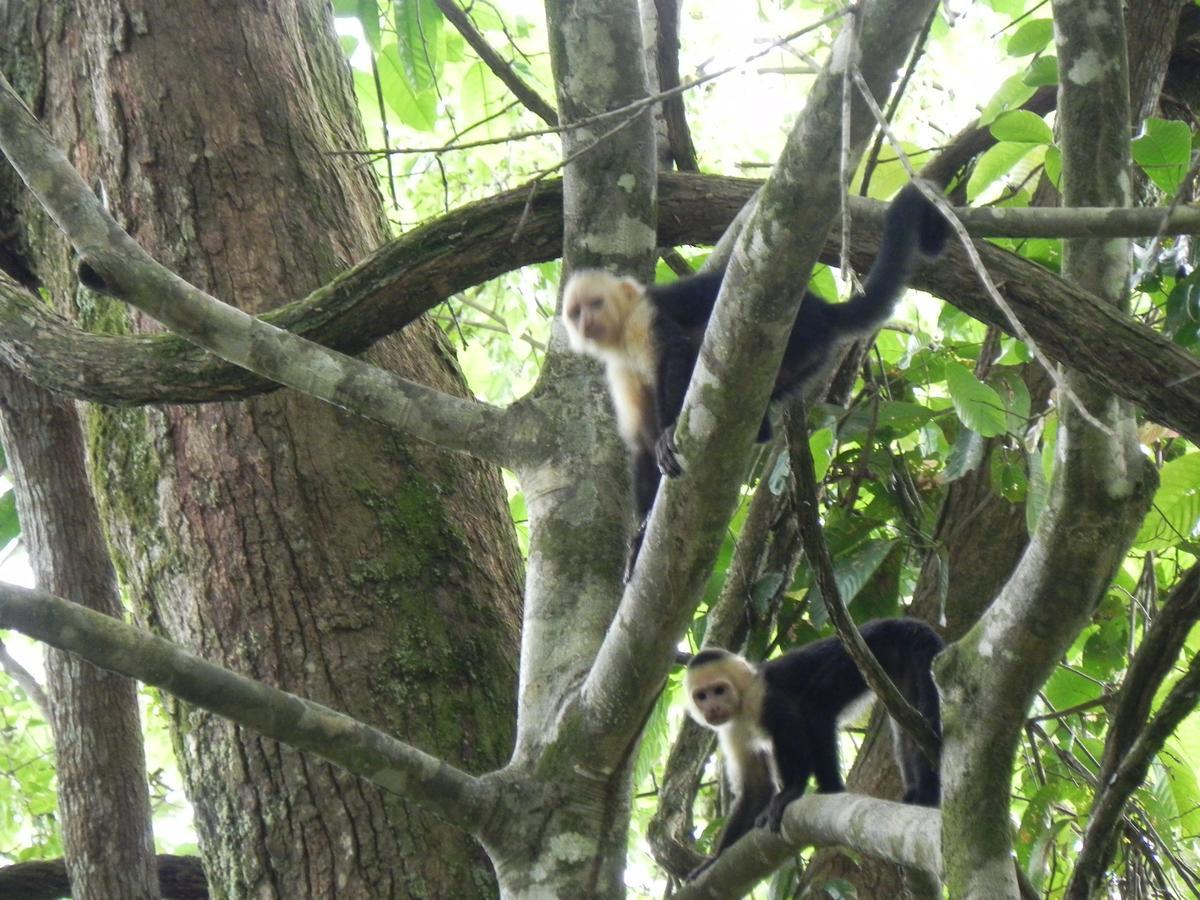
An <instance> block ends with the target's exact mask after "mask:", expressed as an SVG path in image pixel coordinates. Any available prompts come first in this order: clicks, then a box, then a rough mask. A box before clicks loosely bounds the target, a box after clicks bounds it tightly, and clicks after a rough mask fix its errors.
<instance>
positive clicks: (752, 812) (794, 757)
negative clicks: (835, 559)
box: [688, 619, 944, 854]
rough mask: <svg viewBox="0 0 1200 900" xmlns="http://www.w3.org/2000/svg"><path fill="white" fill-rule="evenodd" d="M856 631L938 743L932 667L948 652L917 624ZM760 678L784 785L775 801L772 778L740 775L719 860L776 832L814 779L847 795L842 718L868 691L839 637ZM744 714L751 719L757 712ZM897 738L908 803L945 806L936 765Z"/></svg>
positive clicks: (763, 668) (777, 663)
mask: <svg viewBox="0 0 1200 900" xmlns="http://www.w3.org/2000/svg"><path fill="white" fill-rule="evenodd" d="M859 630H860V632H861V634H862V636H863V640H865V641H866V644H867V646H868V647H869V648H870V649H871V652H872V653H874V654H875V658H876V659H878V660H879V663H880V665H881V666H882V667H883V670H884V671H885V672H887V674H888V677H889V678H891V679H892V681H893V683H894V684H895V685H896V687H897V688H898V689H899V691H900V693H901V694H903V695H904V698H905V699H906V700H908V702H909V703H911V704H912V705H913V707H914V708H915V709H916V710H917V711H918V712H920V713H921V715H922V716H924V718H925V720H926V721H927V722H928V723H929V726H930V728H932V729H933V732H934V734H936V735H937V736H938V740H939V743H940V740H941V734H942V727H941V707H940V704H939V700H938V693H937V686H936V685H935V684H934V682H933V674H932V663H933V658H934V657H935V656H936V655H937V654H938V653H940V652H941V650H942V648H943V646H944V644H943V642H942V639H941V638H940V637H939V636H938V634H937V632H935V631H934V630H933V629H932V628H930V627H929V626H928V625H927V624H925V623H924V622H921V621H920V620H918V619H880V620H878V621H875V622H869V623H867V624H866V625H863V626H862V627H861V628H860V629H859ZM721 655H723V651H718V652H716V653H714V652H712V651H701V652H700V653H698V654H696V656H695V657H693V659H692V660H691V662H690V663H689V664H688V668H689V669H695V668H697V667H700V666H703V665H705V664H706V663H707V664H711V663H714V662H718V661H719V659H720V657H721ZM757 677H758V678H761V679H762V680H763V682H764V688H765V689H764V690H763V692H762V705H761V710H760V714H761V719H760V724H761V726H762V728H763V729H764V730H765V731H766V733H767V735H768V736H769V737H770V740H771V744H772V745H773V747H774V753H775V764H776V767H777V771H778V774H779V778H780V781H781V784H780V785H779V791H778V793H774V789H773V788H774V786H773V785H772V784H771V783H770V773H769V771H767V770H765V769H763V770H762V771H759V772H742V773H740V774H741V779H740V780H741V783H742V788H741V794H740V795H739V797H738V799H737V802H736V804H735V806H734V808H733V810H732V811H731V812H730V816H729V822H728V824H727V826H726V829H725V832H724V833H723V834H722V835H721V839H720V841H719V842H718V845H717V853H718V854H719V853H720V852H721V851H722V850H724V849H725V848H726V847H728V846H729V845H730V844H732V843H733V842H734V841H736V840H737V839H738V838H739V837H741V836H742V835H743V834H745V833H746V832H747V831H749V830H750V828H751V827H752V826H753V825H754V824H755V823H756V822H757V823H758V824H760V825H766V826H768V827H769V828H771V830H772V831H776V832H777V831H779V827H780V823H781V821H782V818H783V812H784V809H785V808H786V807H787V805H788V804H789V803H791V802H792V801H793V800H795V799H796V798H797V797H799V796H801V795H802V794H803V793H804V789H805V786H806V784H807V783H808V779H809V777H810V776H812V777H814V778H815V779H816V782H817V790H818V791H819V792H820V793H835V792H838V791H844V790H845V789H846V786H845V783H844V782H843V781H842V776H841V771H840V769H839V766H838V750H837V740H838V738H837V728H838V717H839V715H841V714H842V713H843V711H845V710H846V709H847V707H849V706H850V705H851V704H853V703H854V702H855V701H856V700H858V699H859V698H860V697H862V696H863V695H864V694H865V693H866V692H867V691H868V687H867V684H866V682H865V681H864V680H863V677H862V675H861V674H860V673H859V671H858V667H857V666H856V665H855V664H854V660H853V659H851V657H850V654H848V653H847V652H846V649H845V648H844V647H843V646H842V644H841V641H840V640H839V639H838V638H837V637H832V638H826V639H824V640H820V641H816V642H814V643H812V644H808V645H807V646H805V647H801V648H799V649H797V650H792V651H789V652H788V653H785V654H783V655H782V656H780V657H777V658H775V659H772V660H768V661H767V662H764V663H762V664H761V665H760V666H759V669H758V675H757ZM745 712H746V713H747V714H753V710H752V709H751V710H745ZM894 738H895V744H896V761H897V764H898V765H899V767H900V774H901V777H902V780H903V782H904V797H903V802H905V803H912V804H916V805H919V806H937V805H938V804H939V802H940V800H941V777H940V775H939V772H938V765H937V764H936V763H933V762H930V761H929V760H928V759H926V758H925V755H924V753H923V752H922V751H921V748H920V747H919V746H918V745H917V743H916V742H915V741H913V740H912V739H911V738H910V737H909V736H908V735H907V734H906V733H904V732H903V731H902V730H901V729H899V728H895V729H894ZM764 782H765V783H764ZM772 794H773V796H772Z"/></svg>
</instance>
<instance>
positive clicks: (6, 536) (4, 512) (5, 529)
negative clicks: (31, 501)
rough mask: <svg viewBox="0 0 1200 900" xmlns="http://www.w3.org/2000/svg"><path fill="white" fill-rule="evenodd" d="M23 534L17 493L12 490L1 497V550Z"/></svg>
mask: <svg viewBox="0 0 1200 900" xmlns="http://www.w3.org/2000/svg"><path fill="white" fill-rule="evenodd" d="M20 533H21V520H20V519H19V518H18V517H17V492H16V491H14V490H12V489H11V488H10V489H9V490H8V491H6V492H5V493H4V494H3V495H2V496H0V548H2V547H6V546H8V542H9V541H11V540H12V539H13V538H15V537H16V536H17V535H19V534H20Z"/></svg>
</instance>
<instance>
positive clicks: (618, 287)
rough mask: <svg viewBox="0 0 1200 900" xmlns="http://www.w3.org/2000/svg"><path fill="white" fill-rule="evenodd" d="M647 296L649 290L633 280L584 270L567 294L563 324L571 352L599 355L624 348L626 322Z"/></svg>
mask: <svg viewBox="0 0 1200 900" xmlns="http://www.w3.org/2000/svg"><path fill="white" fill-rule="evenodd" d="M644 297H645V288H643V287H642V286H641V285H640V284H638V282H637V281H635V280H634V279H632V278H618V277H617V276H616V275H612V274H609V273H608V272H603V271H601V270H599V269H580V270H579V271H578V272H575V273H574V274H573V275H572V276H571V278H570V280H569V281H567V287H566V290H564V291H563V324H565V325H566V326H567V337H568V339H569V340H570V342H571V349H572V350H574V351H575V352H576V353H587V354H589V355H591V356H597V355H599V351H603V350H612V349H616V348H617V347H619V346H620V343H621V337H622V334H623V332H624V328H625V323H626V321H628V319H629V316H630V314H631V313H632V312H633V311H634V309H636V308H637V305H638V304H639V303H640V302H641V301H642V300H643V299H644Z"/></svg>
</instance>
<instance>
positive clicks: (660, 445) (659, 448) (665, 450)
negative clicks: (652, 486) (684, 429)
mask: <svg viewBox="0 0 1200 900" xmlns="http://www.w3.org/2000/svg"><path fill="white" fill-rule="evenodd" d="M678 453H679V448H678V447H676V446H675V429H674V428H668V429H667V430H666V431H664V432H663V433H662V434H660V435H659V436H658V441H657V442H656V443H655V445H654V458H655V459H656V460H658V471H660V472H662V473H663V474H664V475H666V476H667V477H668V478H678V477H679V476H680V475H682V474H683V466H681V465H680V464H679V456H678V455H677V454H678Z"/></svg>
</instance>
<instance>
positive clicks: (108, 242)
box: [0, 79, 511, 464]
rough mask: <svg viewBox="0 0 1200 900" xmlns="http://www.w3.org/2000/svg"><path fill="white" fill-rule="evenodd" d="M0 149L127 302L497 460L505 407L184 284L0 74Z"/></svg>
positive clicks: (337, 397)
mask: <svg viewBox="0 0 1200 900" xmlns="http://www.w3.org/2000/svg"><path fill="white" fill-rule="evenodd" d="M0 149H3V151H4V153H5V155H6V156H7V157H8V159H9V162H10V163H12V165H13V167H14V168H15V169H16V170H17V172H18V174H20V176H21V177H22V179H24V181H25V183H26V184H27V185H28V186H29V188H30V189H31V190H32V191H33V193H34V195H35V196H36V197H37V199H38V201H39V202H40V203H41V204H42V206H43V207H44V208H45V209H46V211H47V212H48V213H49V214H50V216H51V217H52V218H53V219H54V221H55V223H56V224H57V225H58V226H59V228H61V229H62V230H63V232H64V233H65V234H66V236H67V238H68V240H70V241H71V243H72V245H73V246H74V247H75V249H76V251H77V252H78V253H79V255H80V257H81V259H82V264H81V265H82V266H84V267H85V268H86V270H87V271H89V272H92V273H95V274H96V275H98V277H99V278H100V279H101V281H102V282H103V283H104V284H105V285H106V286H108V287H109V288H111V289H113V290H114V291H115V292H116V293H117V294H118V295H119V296H120V297H122V298H123V299H124V300H125V301H126V302H128V303H129V304H131V305H132V306H135V307H136V308H138V309H140V310H141V311H143V312H145V313H147V314H148V315H150V316H152V317H153V318H155V319H157V320H158V321H159V322H162V323H163V324H165V325H166V326H167V327H169V328H170V329H171V330H173V331H175V332H176V333H177V334H180V335H182V336H183V337H185V338H187V339H188V340H190V341H192V342H194V343H196V344H198V345H200V346H201V347H204V348H205V349H207V350H210V351H211V352H213V353H215V354H217V355H218V356H220V357H221V358H223V359H226V360H228V361H229V362H232V363H236V364H237V365H239V366H243V367H244V368H247V369H250V370H252V371H254V372H257V373H258V374H259V375H262V376H263V377H266V378H270V379H271V380H273V381H278V382H279V383H280V384H285V385H287V386H288V387H292V388H295V389H297V390H299V391H302V392H303V393H305V394H309V395H311V396H314V397H317V398H319V399H321V400H325V401H327V402H329V403H332V404H334V405H335V406H340V407H343V408H346V409H349V410H352V411H355V412H357V413H359V414H361V415H363V416H366V417H367V418H370V419H373V420H374V421H377V422H380V423H381V424H384V425H387V426H390V427H393V428H398V429H401V430H403V431H405V432H407V433H409V434H412V435H413V436H415V437H419V438H422V439H423V440H427V441H430V442H431V443H435V444H438V445H440V446H443V447H447V448H450V449H456V450H463V451H467V452H470V453H472V454H474V455H475V456H478V457H480V458H483V459H489V460H491V461H494V462H499V463H501V464H503V463H504V462H506V461H507V460H508V450H509V446H508V444H507V442H508V441H510V440H511V437H510V433H509V432H510V431H511V425H509V424H508V423H506V422H505V413H504V411H503V410H499V409H496V408H495V407H491V406H488V405H486V404H483V403H479V402H476V401H468V400H461V399H459V398H457V397H451V396H449V395H446V394H442V393H441V392H439V391H436V390H433V389H431V388H428V387H425V386H423V385H420V384H416V383H415V382H412V381H408V380H407V379H404V378H401V377H400V376H398V375H395V374H393V373H391V372H388V371H386V370H384V369H380V368H378V367H376V366H372V365H370V364H369V363H366V362H363V361H361V360H358V359H355V358H353V357H350V356H346V355H344V354H341V353H338V352H336V351H334V350H330V349H328V348H325V347H322V346H320V345H319V344H315V343H313V342H311V341H308V340H305V339H304V338H301V337H298V336H297V335H295V334H292V333H291V332H289V331H285V330H283V329H281V328H278V327H276V326H274V325H271V324H269V323H267V322H265V321H263V320H262V319H256V318H255V317H254V316H251V315H249V314H247V313H245V312H243V311H241V310H239V309H236V308H234V307H232V306H229V305H228V304H225V303H222V302H221V301H219V300H217V299H216V298H215V297H212V296H210V295H209V294H206V293H205V292H204V291H201V290H199V289H198V288H196V287H194V286H192V285H190V284H188V283H187V282H186V281H184V280H183V279H182V278H180V277H179V276H177V275H175V274H174V273H172V272H170V271H168V270H167V269H165V268H164V267H163V266H161V265H159V264H158V263H157V262H156V261H155V260H153V259H152V258H151V257H150V256H149V254H147V253H146V252H145V251H144V250H142V248H141V247H140V246H139V245H138V244H137V242H136V241H134V240H133V239H132V238H131V237H130V236H129V235H128V234H126V233H125V232H124V231H123V230H122V229H121V228H120V226H119V225H117V223H116V222H115V221H114V220H113V219H112V217H111V216H110V215H109V214H108V211H107V210H105V209H104V207H103V205H102V204H101V203H100V200H99V199H98V198H97V197H96V195H95V194H93V193H92V192H91V191H90V190H88V188H87V186H86V185H85V184H84V183H83V180H82V179H81V178H80V177H79V174H78V173H77V172H76V171H75V169H74V167H73V166H72V165H71V164H70V162H69V161H68V160H67V158H66V156H65V154H63V152H62V151H61V150H60V149H59V148H58V147H57V146H56V145H55V144H54V143H53V142H52V141H51V140H50V138H49V136H48V135H47V134H46V132H45V131H44V130H43V129H42V128H41V126H40V124H39V123H38V122H37V120H36V119H35V118H34V117H33V114H32V113H30V112H29V110H28V109H27V108H26V107H25V104H24V103H22V102H21V100H20V98H19V97H18V96H17V94H16V92H15V91H14V90H13V89H12V86H11V85H9V83H8V82H7V81H6V80H3V79H0Z"/></svg>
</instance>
